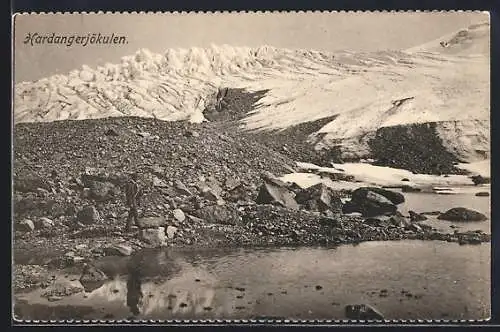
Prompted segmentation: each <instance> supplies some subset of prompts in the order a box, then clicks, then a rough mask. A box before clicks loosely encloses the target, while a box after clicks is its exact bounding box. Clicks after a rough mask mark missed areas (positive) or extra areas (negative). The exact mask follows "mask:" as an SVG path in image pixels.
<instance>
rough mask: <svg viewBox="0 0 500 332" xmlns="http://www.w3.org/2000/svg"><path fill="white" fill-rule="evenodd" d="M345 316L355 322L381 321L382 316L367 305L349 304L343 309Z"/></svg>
mask: <svg viewBox="0 0 500 332" xmlns="http://www.w3.org/2000/svg"><path fill="white" fill-rule="evenodd" d="M345 315H346V317H347V318H349V319H355V320H383V319H384V315H382V313H381V312H380V311H378V310H377V309H375V308H374V307H372V306H371V305H369V304H349V305H347V306H346V307H345Z"/></svg>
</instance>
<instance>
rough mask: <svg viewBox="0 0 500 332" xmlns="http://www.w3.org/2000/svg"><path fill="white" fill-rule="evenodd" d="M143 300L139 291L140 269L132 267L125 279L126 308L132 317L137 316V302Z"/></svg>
mask: <svg viewBox="0 0 500 332" xmlns="http://www.w3.org/2000/svg"><path fill="white" fill-rule="evenodd" d="M142 298H143V294H142V289H141V269H140V268H139V267H137V266H133V267H132V268H131V269H130V270H129V273H128V279H127V306H128V307H129V308H130V311H131V312H132V314H134V315H136V316H137V315H138V314H139V302H141V300H142Z"/></svg>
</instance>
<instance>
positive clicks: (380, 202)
mask: <svg viewBox="0 0 500 332" xmlns="http://www.w3.org/2000/svg"><path fill="white" fill-rule="evenodd" d="M396 211H397V206H396V205H394V204H393V203H392V202H391V201H390V200H389V199H387V198H386V197H384V196H382V195H380V194H378V193H376V192H373V191H369V190H368V191H366V192H363V195H361V194H360V192H358V193H357V194H356V195H353V196H352V199H351V200H350V201H349V202H346V203H345V204H344V206H343V207H342V212H343V213H353V212H359V213H361V214H362V215H363V217H376V216H382V215H393V214H395V213H396Z"/></svg>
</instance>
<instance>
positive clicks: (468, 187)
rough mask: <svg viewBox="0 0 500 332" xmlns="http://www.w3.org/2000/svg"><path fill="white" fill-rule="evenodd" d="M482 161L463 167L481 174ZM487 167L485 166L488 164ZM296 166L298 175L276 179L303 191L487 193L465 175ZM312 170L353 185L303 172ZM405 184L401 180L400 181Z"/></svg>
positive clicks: (486, 187)
mask: <svg viewBox="0 0 500 332" xmlns="http://www.w3.org/2000/svg"><path fill="white" fill-rule="evenodd" d="M485 164H486V163H485V162H480V163H475V164H465V165H467V166H470V167H471V170H472V169H475V170H481V171H483V172H484V171H485V169H486V166H485ZM488 165H489V164H488ZM297 167H298V169H299V170H301V171H302V172H300V171H299V172H296V173H290V174H286V175H284V176H282V177H281V178H280V179H281V180H283V181H286V182H292V183H296V184H297V185H299V186H300V187H302V188H307V187H310V186H313V185H315V184H318V183H324V184H325V185H326V186H328V187H330V188H333V189H336V190H340V189H347V190H354V189H356V188H359V187H362V186H380V187H401V186H403V185H407V186H411V187H414V188H420V189H422V190H423V191H424V192H425V191H427V192H434V193H440V194H446V193H450V194H456V193H475V192H477V191H489V190H490V186H489V185H484V186H474V185H473V182H472V180H471V179H470V177H469V176H467V175H449V176H446V177H445V176H438V175H428V174H413V173H412V172H410V171H407V170H403V169H397V168H391V167H382V166H374V165H370V164H364V163H345V164H333V165H332V167H320V166H317V165H314V164H310V163H302V162H299V163H297ZM307 170H313V171H316V172H321V173H332V174H335V173H337V174H344V175H352V176H354V181H355V182H347V181H332V180H331V179H330V178H329V177H328V176H321V175H319V174H313V173H308V172H304V171H307ZM405 178H406V179H408V180H409V181H402V180H403V179H405Z"/></svg>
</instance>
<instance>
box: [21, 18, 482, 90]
mask: <svg viewBox="0 0 500 332" xmlns="http://www.w3.org/2000/svg"><path fill="white" fill-rule="evenodd" d="M488 20H489V17H488V14H486V13H465V12H462V13H460V12H457V13H452V12H448V13H438V12H434V13H432V12H431V13H422V12H421V13H416V12H413V13H411V12H409V13H369V12H366V13H359V12H358V13H320V12H317V13H313V12H310V13H266V14H263V13H223V14H220V13H219V14H203V13H202V14H197V13H189V14H187V13H184V14H169V13H155V14H23V15H16V16H15V18H14V41H13V44H14V79H15V82H16V83H17V82H22V81H34V80H38V79H40V78H43V77H47V76H51V75H54V74H67V73H68V72H69V71H71V70H73V69H79V68H81V67H82V65H84V64H85V65H89V66H90V67H95V66H99V65H103V64H105V63H106V62H111V63H117V62H120V58H121V57H123V56H126V55H131V54H134V53H135V52H136V51H137V50H138V49H140V48H146V49H149V50H150V51H152V52H155V53H163V52H164V51H165V50H166V49H168V48H179V47H181V48H189V47H208V46H210V44H216V45H218V44H228V45H233V46H248V47H258V46H262V45H270V46H274V47H282V48H292V49H314V50H320V51H338V50H352V51H377V50H387V49H393V50H399V49H406V48H410V47H413V46H417V45H420V44H423V43H425V42H428V41H430V40H434V39H436V38H439V37H440V36H443V35H446V34H449V33H452V32H454V31H457V30H459V29H462V28H466V27H467V26H468V25H470V24H474V23H478V22H485V21H488ZM29 33H31V34H33V33H38V34H39V35H46V34H51V33H56V34H65V35H75V36H87V35H88V34H92V33H96V34H97V33H101V34H102V35H108V34H112V33H114V34H115V35H118V36H125V37H126V40H127V43H126V44H117V45H89V44H87V45H86V46H82V45H75V44H74V45H72V46H69V47H68V46H65V45H54V44H52V45H49V44H45V45H40V44H36V43H35V44H33V45H31V44H30V43H28V44H25V43H24V41H25V40H26V39H27V37H26V36H27V35H28V34H29Z"/></svg>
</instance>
